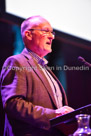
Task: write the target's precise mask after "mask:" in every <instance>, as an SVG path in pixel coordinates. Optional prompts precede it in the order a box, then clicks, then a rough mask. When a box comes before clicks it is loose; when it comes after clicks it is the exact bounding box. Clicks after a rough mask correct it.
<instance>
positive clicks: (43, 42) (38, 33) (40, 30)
mask: <svg viewBox="0 0 91 136" xmlns="http://www.w3.org/2000/svg"><path fill="white" fill-rule="evenodd" d="M32 29H33V30H32V31H30V32H31V35H32V40H31V41H30V44H31V48H30V49H31V50H33V51H34V52H35V53H37V54H38V55H39V56H40V57H43V56H45V55H47V54H48V53H50V52H51V51H52V49H51V46H52V40H53V39H54V35H53V34H52V33H51V32H52V31H53V29H52V27H51V25H50V24H49V23H48V22H47V21H42V23H40V24H39V25H38V26H37V27H36V28H32Z"/></svg>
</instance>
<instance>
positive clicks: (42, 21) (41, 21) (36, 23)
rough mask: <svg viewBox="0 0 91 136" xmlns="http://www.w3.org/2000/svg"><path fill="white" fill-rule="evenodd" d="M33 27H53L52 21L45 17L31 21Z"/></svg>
mask: <svg viewBox="0 0 91 136" xmlns="http://www.w3.org/2000/svg"><path fill="white" fill-rule="evenodd" d="M30 27H31V28H40V29H52V27H51V25H50V23H49V22H48V21H47V20H45V19H43V18H35V19H33V20H32V21H31V22H30Z"/></svg>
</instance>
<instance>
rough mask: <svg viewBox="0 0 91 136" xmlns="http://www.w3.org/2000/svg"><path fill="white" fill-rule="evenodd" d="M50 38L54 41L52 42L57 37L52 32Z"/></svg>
mask: <svg viewBox="0 0 91 136" xmlns="http://www.w3.org/2000/svg"><path fill="white" fill-rule="evenodd" d="M48 37H49V39H52V40H53V39H54V38H55V35H54V34H53V33H51V32H50V33H49V36H48Z"/></svg>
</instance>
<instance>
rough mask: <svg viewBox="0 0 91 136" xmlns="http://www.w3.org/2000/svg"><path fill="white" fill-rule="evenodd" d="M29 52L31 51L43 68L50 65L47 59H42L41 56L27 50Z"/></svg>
mask: <svg viewBox="0 0 91 136" xmlns="http://www.w3.org/2000/svg"><path fill="white" fill-rule="evenodd" d="M27 50H28V51H29V53H30V54H31V55H32V56H33V58H34V59H35V60H36V61H37V63H38V64H40V65H41V66H45V65H47V64H48V61H47V60H46V59H45V58H41V57H40V56H38V55H37V54H36V53H35V52H33V51H31V50H30V49H28V48H27Z"/></svg>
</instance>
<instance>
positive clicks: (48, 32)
mask: <svg viewBox="0 0 91 136" xmlns="http://www.w3.org/2000/svg"><path fill="white" fill-rule="evenodd" d="M33 30H39V31H42V32H44V33H45V34H50V33H51V34H52V35H53V36H55V32H54V31H49V30H42V29H29V31H33Z"/></svg>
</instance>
